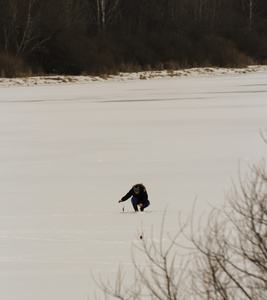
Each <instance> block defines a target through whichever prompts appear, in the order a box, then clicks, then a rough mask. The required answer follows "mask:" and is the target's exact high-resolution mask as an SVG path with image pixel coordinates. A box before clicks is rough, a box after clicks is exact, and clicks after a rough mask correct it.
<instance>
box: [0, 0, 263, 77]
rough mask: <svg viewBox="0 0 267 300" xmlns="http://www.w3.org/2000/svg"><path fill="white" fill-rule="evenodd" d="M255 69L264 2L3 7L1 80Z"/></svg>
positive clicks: (61, 1)
mask: <svg viewBox="0 0 267 300" xmlns="http://www.w3.org/2000/svg"><path fill="white" fill-rule="evenodd" d="M253 64H258V65H259V64H267V5H266V0H228V1H220V0H187V1H181V0H165V1H163V0H146V1H142V0H135V1H132V0H56V1H55V0H53V1H52V0H47V1H42V0H24V1H20V0H0V77H21V76H33V75H44V74H65V75H103V74H118V73H120V72H137V71H153V70H179V69H184V68H190V67H226V68H244V67H247V66H248V65H253Z"/></svg>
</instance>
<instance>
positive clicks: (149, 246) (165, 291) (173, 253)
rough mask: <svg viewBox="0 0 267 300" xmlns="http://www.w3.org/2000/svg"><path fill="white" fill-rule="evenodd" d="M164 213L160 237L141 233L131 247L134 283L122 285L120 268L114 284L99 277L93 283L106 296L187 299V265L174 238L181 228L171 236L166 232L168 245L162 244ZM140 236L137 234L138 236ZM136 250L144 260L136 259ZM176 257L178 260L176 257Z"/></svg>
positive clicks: (178, 234)
mask: <svg viewBox="0 0 267 300" xmlns="http://www.w3.org/2000/svg"><path fill="white" fill-rule="evenodd" d="M165 216H166V214H164V217H163V220H162V225H161V232H160V236H159V238H156V237H155V236H154V235H153V232H152V233H151V237H150V238H144V237H143V235H142V236H141V239H140V243H135V244H134V247H133V254H132V261H133V267H134V279H133V282H134V284H133V285H131V286H126V285H125V284H124V272H123V271H122V268H119V270H118V273H117V278H116V281H115V284H114V285H112V284H110V282H104V281H103V280H101V279H99V280H96V279H95V282H96V283H97V285H98V286H99V287H100V289H101V290H102V291H103V292H104V294H105V295H106V296H107V295H109V296H111V297H113V298H117V299H125V300H126V299H127V300H130V299H145V298H148V299H159V300H163V299H166V300H177V299H179V300H182V299H186V300H187V299H188V297H187V296H188V292H187V266H188V260H184V259H183V258H184V256H183V255H184V254H181V253H180V254H179V253H178V248H179V247H177V245H178V244H177V239H178V237H179V236H180V235H181V234H182V231H183V228H184V227H182V228H181V230H179V231H178V233H177V234H176V235H175V236H173V237H171V236H169V235H168V241H169V243H168V245H165V237H164V235H165V234H164V220H165ZM138 237H139V236H138ZM136 251H138V252H139V253H140V252H141V253H143V256H144V258H145V262H143V263H141V262H138V261H137V259H136V257H135V254H136ZM178 258H179V260H178Z"/></svg>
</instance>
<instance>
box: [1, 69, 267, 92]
mask: <svg viewBox="0 0 267 300" xmlns="http://www.w3.org/2000/svg"><path fill="white" fill-rule="evenodd" d="M261 71H267V66H249V67H247V68H242V69H237V68H231V69H229V68H191V69H184V70H176V71H167V70H164V71H144V72H136V73H119V74H118V75H105V76H64V75H55V76H35V77H22V78H0V87H9V86H34V85H54V84H71V83H89V82H95V81H97V82H103V81H128V80H137V79H151V78H160V77H174V76H199V75H216V76H218V75H227V74H228V75H231V74H246V73H251V72H261Z"/></svg>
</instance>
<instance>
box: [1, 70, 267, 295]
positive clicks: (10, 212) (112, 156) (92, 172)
mask: <svg viewBox="0 0 267 300" xmlns="http://www.w3.org/2000/svg"><path fill="white" fill-rule="evenodd" d="M213 73H214V72H211V73H210V74H206V75H204V76H202V75H198V74H193V76H187V77H185V76H181V77H177V76H175V77H163V78H154V79H150V80H136V79H135V78H131V79H132V80H123V81H119V80H107V81H105V82H101V81H97V82H93V81H91V82H84V83H75V84H60V85H55V84H54V83H53V82H48V84H44V85H37V86H33V85H32V86H25V84H24V85H23V86H18V84H14V82H13V84H11V83H10V82H9V83H6V82H5V83H4V84H2V87H1V88H0V205H1V209H0V299H3V300H18V299H19V300H36V299H38V300H47V299H49V300H74V299H75V300H80V299H81V300H86V299H88V297H90V298H93V297H94V293H95V291H97V288H96V286H95V284H94V282H93V280H92V275H91V273H93V274H94V275H96V277H97V276H98V275H99V274H101V276H102V277H103V278H109V279H113V278H114V274H115V273H116V270H117V268H118V266H119V265H122V266H124V268H125V269H126V271H127V274H128V275H127V276H128V280H129V281H130V280H131V275H130V274H131V272H130V270H131V267H132V263H131V248H132V244H133V243H137V242H138V233H139V232H140V230H142V232H143V233H144V238H146V236H149V235H150V231H151V228H153V231H154V236H155V237H157V233H158V230H159V228H160V223H161V220H162V216H163V211H164V209H165V208H166V206H167V215H166V224H165V229H166V231H168V232H175V231H176V230H177V227H178V215H179V213H181V215H182V216H187V215H188V214H190V212H191V209H192V205H193V203H194V200H195V199H196V197H197V204H196V212H197V213H196V215H197V216H198V215H200V214H202V213H203V212H205V211H207V210H208V209H209V207H210V206H219V205H222V204H223V203H224V200H225V195H224V194H225V192H227V191H228V190H229V189H230V187H231V181H232V180H236V179H237V177H238V168H239V166H240V172H241V173H244V172H246V171H248V168H247V164H252V163H255V162H258V161H259V160H260V159H261V158H262V157H264V156H266V145H265V144H264V142H263V140H262V138H261V136H260V130H263V131H265V130H266V128H267V71H266V70H261V71H258V72H248V73H246V72H240V74H239V73H229V72H228V73H226V74H225V75H222V73H220V74H213ZM215 75H218V76H215ZM139 77H140V76H139ZM2 83H3V81H2ZM26 85H27V84H26ZM137 182H143V183H144V185H145V186H146V187H147V189H148V194H149V199H150V201H151V206H150V207H148V208H147V212H145V213H136V214H135V213H130V212H132V207H131V204H130V201H129V200H128V201H127V202H125V203H124V204H123V205H124V206H125V212H122V206H123V205H121V204H118V200H119V199H120V198H121V197H122V196H123V195H124V194H125V193H126V192H127V191H128V190H129V189H130V188H131V186H132V185H133V184H135V183H137Z"/></svg>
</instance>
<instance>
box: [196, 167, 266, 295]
mask: <svg viewBox="0 0 267 300" xmlns="http://www.w3.org/2000/svg"><path fill="white" fill-rule="evenodd" d="M227 199H228V204H229V207H227V206H226V207H225V208H223V209H222V210H217V209H215V210H214V211H212V213H211V214H210V217H209V220H208V226H207V227H206V228H205V229H203V230H201V231H200V232H198V234H196V232H194V231H193V233H192V235H191V240H192V241H193V243H194V245H195V246H196V248H197V249H198V255H197V256H196V258H195V266H196V267H195V268H193V270H192V278H193V280H192V283H194V290H195V292H196V293H197V294H198V295H199V296H200V297H201V299H209V300H210V299H216V300H217V299H218V300H220V299H228V300H231V299H233V300H234V299H250V300H257V299H264V298H265V297H266V295H267V174H266V169H265V163H264V161H262V162H261V163H260V164H259V165H257V166H253V167H251V174H250V175H249V176H247V177H246V178H245V179H242V178H240V184H239V187H237V186H236V185H234V187H233V189H232V191H231V193H230V194H229V195H228V197H227Z"/></svg>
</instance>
